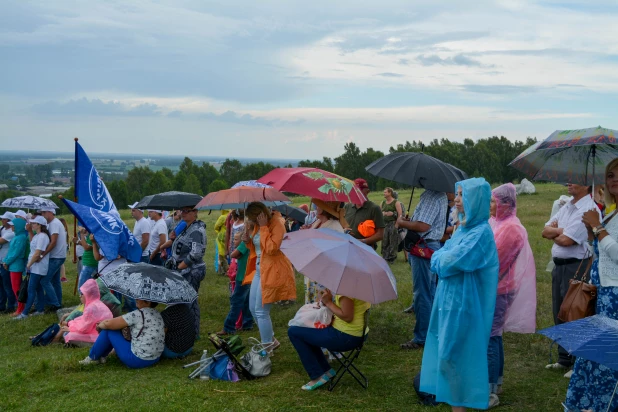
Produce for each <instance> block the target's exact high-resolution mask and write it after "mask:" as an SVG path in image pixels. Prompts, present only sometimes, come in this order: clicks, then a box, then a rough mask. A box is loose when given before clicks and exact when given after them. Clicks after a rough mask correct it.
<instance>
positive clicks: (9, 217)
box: [0, 212, 15, 220]
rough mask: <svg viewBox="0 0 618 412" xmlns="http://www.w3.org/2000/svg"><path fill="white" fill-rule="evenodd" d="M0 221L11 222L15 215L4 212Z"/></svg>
mask: <svg viewBox="0 0 618 412" xmlns="http://www.w3.org/2000/svg"><path fill="white" fill-rule="evenodd" d="M0 219H7V220H13V219H15V215H14V214H13V213H11V212H4V214H3V215H2V216H0Z"/></svg>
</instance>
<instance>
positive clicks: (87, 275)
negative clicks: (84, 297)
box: [77, 266, 97, 290]
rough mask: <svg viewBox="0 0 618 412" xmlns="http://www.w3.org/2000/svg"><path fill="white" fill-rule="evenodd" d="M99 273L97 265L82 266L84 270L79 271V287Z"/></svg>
mask: <svg viewBox="0 0 618 412" xmlns="http://www.w3.org/2000/svg"><path fill="white" fill-rule="evenodd" d="M95 273H97V267H96V266H82V271H81V272H79V283H78V284H77V289H78V290H79V289H80V288H81V287H82V285H83V284H84V283H86V281H87V280H88V279H92V276H93V275H94V274H95Z"/></svg>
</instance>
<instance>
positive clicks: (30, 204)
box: [0, 196, 59, 209]
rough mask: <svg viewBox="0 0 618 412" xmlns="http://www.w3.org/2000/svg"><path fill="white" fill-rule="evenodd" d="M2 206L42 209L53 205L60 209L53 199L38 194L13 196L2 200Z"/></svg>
mask: <svg viewBox="0 0 618 412" xmlns="http://www.w3.org/2000/svg"><path fill="white" fill-rule="evenodd" d="M0 206H2V207H11V208H15V209H41V208H43V207H53V208H54V209H59V207H58V206H57V205H56V204H55V203H54V202H52V201H51V200H49V199H44V198H42V197H37V196H18V197H12V198H10V199H6V200H5V201H4V202H2V204H1V205H0Z"/></svg>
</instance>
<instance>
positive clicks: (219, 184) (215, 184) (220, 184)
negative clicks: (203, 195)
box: [208, 179, 229, 193]
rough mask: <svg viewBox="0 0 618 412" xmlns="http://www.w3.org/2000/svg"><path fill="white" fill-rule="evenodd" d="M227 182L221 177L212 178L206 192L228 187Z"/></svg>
mask: <svg viewBox="0 0 618 412" xmlns="http://www.w3.org/2000/svg"><path fill="white" fill-rule="evenodd" d="M228 188H229V186H228V184H227V182H226V181H225V180H223V179H217V180H213V181H212V182H211V183H210V185H209V186H208V192H209V193H210V192H218V191H219V190H224V189H228Z"/></svg>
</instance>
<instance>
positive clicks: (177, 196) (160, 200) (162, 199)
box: [135, 192, 202, 210]
mask: <svg viewBox="0 0 618 412" xmlns="http://www.w3.org/2000/svg"><path fill="white" fill-rule="evenodd" d="M200 200H202V196H200V195H196V194H194V193H187V192H163V193H158V194H156V195H151V196H146V197H144V198H143V199H142V200H140V201H139V203H138V204H137V205H136V206H135V208H136V209H159V210H176V209H181V208H183V207H186V206H190V207H193V206H195V205H197V204H198V203H199V202H200Z"/></svg>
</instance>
